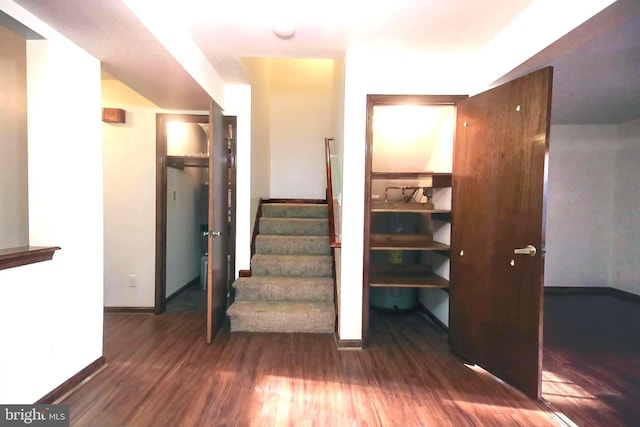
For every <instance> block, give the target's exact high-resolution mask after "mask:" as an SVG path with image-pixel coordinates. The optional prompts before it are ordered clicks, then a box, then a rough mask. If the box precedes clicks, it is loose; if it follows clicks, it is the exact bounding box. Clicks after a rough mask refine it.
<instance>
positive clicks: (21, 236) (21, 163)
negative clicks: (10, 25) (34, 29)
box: [0, 26, 29, 249]
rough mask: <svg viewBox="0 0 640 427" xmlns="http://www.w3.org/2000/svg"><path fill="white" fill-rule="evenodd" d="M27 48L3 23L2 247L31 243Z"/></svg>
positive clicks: (0, 98) (0, 94)
mask: <svg viewBox="0 0 640 427" xmlns="http://www.w3.org/2000/svg"><path fill="white" fill-rule="evenodd" d="M26 51H27V50H26V41H25V39H24V38H22V37H20V36H18V35H16V34H14V33H12V32H11V31H9V30H7V29H5V28H4V27H2V26H0V87H1V88H2V91H0V141H1V142H0V159H2V161H1V162H2V163H1V166H0V249H2V248H13V247H17V246H25V245H28V244H29V209H28V206H29V201H28V185H27V183H28V179H27V59H26Z"/></svg>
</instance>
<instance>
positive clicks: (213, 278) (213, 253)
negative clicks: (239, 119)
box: [207, 102, 229, 344]
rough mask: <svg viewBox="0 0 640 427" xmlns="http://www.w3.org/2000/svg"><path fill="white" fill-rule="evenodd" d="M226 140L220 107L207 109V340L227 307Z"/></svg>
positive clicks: (214, 105) (212, 106)
mask: <svg viewBox="0 0 640 427" xmlns="http://www.w3.org/2000/svg"><path fill="white" fill-rule="evenodd" d="M227 159H228V156H227V141H226V139H225V138H224V124H223V116H222V109H221V108H220V106H219V105H218V104H216V103H215V102H212V103H211V107H210V109H209V180H208V181H209V213H208V224H209V242H208V245H207V248H208V257H207V260H208V267H207V283H208V286H207V343H208V344H210V343H211V342H212V341H213V337H215V335H216V334H217V333H218V331H219V330H220V328H221V327H222V325H223V323H224V319H225V315H226V314H225V313H226V309H227V240H228V238H229V231H228V227H227V215H228V213H227V206H228V203H227V197H228V196H227V188H228V176H229V175H228V167H227Z"/></svg>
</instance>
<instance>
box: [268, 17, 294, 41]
mask: <svg viewBox="0 0 640 427" xmlns="http://www.w3.org/2000/svg"><path fill="white" fill-rule="evenodd" d="M273 32H274V33H276V36H278V37H280V38H281V39H290V38H291V37H293V34H294V33H295V32H296V26H295V24H294V23H293V22H291V21H285V20H282V21H281V22H277V23H276V24H275V25H274V26H273Z"/></svg>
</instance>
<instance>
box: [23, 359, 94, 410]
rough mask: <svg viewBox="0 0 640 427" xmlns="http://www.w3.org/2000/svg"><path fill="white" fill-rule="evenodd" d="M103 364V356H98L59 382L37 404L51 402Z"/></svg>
mask: <svg viewBox="0 0 640 427" xmlns="http://www.w3.org/2000/svg"><path fill="white" fill-rule="evenodd" d="M104 365H105V359H104V356H100V357H99V358H97V359H96V360H94V361H93V362H91V363H90V364H89V365H87V367H85V368H83V369H82V370H80V371H79V372H78V373H77V374H75V375H74V376H72V377H71V378H69V379H68V380H66V381H65V382H63V383H62V384H60V385H59V386H58V387H56V388H55V389H53V390H52V391H50V392H49V393H47V394H46V395H44V396H43V397H41V398H40V399H39V400H38V401H37V402H36V403H38V404H52V403H54V402H55V401H57V400H58V399H60V398H61V397H63V396H64V395H66V394H67V393H69V392H70V391H71V390H73V389H74V388H76V387H77V386H78V384H80V383H82V382H83V381H84V380H85V379H87V378H88V377H90V376H91V375H93V374H94V373H96V372H97V371H99V370H100V369H101V368H102V367H103V366H104Z"/></svg>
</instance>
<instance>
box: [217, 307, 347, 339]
mask: <svg viewBox="0 0 640 427" xmlns="http://www.w3.org/2000/svg"><path fill="white" fill-rule="evenodd" d="M227 314H228V315H229V317H230V318H231V332H304V333H332V332H333V331H334V323H335V312H334V306H333V303H332V302H283V301H236V302H234V303H233V304H232V305H231V307H229V309H228V310H227Z"/></svg>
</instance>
